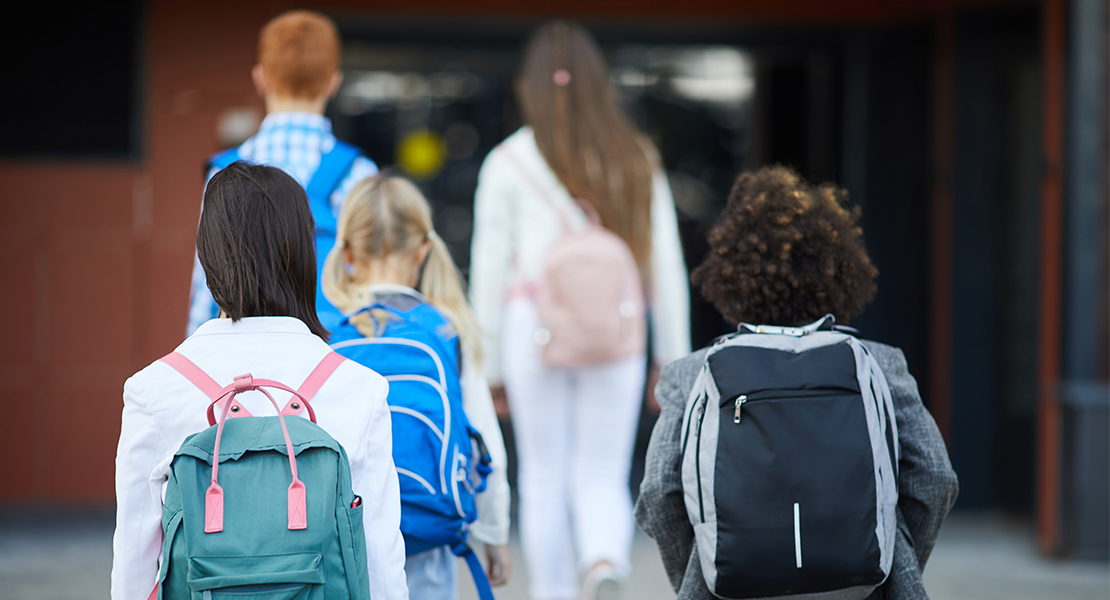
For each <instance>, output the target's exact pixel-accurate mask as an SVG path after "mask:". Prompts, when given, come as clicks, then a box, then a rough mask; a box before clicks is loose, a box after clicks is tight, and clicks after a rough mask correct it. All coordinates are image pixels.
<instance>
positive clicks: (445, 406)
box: [332, 338, 451, 494]
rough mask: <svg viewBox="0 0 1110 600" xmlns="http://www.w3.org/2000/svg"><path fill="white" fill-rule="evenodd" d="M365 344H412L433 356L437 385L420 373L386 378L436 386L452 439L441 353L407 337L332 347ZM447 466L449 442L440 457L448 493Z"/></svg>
mask: <svg viewBox="0 0 1110 600" xmlns="http://www.w3.org/2000/svg"><path fill="white" fill-rule="evenodd" d="M363 344H400V345H402V346H410V347H412V348H417V349H419V350H422V351H424V352H425V353H426V354H427V355H428V356H430V357H431V358H432V361H434V362H435V364H436V371H437V372H438V373H439V382H438V384H439V385H436V383H437V382H435V381H433V380H431V379H428V378H427V377H421V376H419V375H411V376H410V375H393V376H390V377H386V378H385V379H386V381H424V382H427V383H430V384H431V385H432V386H433V387H435V388H436V391H438V392H439V395H440V396H441V397H442V399H443V421H444V423H443V439H444V440H448V439H450V438H451V403H450V402H448V401H447V374H446V372H445V371H444V370H443V361H441V360H439V355H438V354H436V352H435V350H432V349H431V347H430V346H428V345H427V344H424V343H421V342H418V341H416V340H408V339H405V338H362V339H354V340H347V341H346V342H339V343H338V344H332V349H333V350H337V349H339V348H346V347H348V346H360V345H363ZM446 466H447V444H444V445H443V452H442V453H441V454H440V457H439V479H440V485H442V486H443V493H444V494H446V493H447V480H446V479H445V474H444V472H443V471H444V467H446Z"/></svg>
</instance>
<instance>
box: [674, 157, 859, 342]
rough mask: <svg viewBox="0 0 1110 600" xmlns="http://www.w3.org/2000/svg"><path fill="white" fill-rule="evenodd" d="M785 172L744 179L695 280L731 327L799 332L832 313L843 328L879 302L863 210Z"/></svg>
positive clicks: (843, 195) (833, 190) (839, 191)
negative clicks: (873, 300)
mask: <svg viewBox="0 0 1110 600" xmlns="http://www.w3.org/2000/svg"><path fill="white" fill-rule="evenodd" d="M847 199H848V192H847V191H846V190H844V189H843V188H838V187H836V186H834V185H831V184H824V185H818V186H814V185H811V184H809V183H808V182H806V181H805V180H804V179H802V178H801V177H800V176H799V175H798V174H797V173H795V172H794V171H792V170H791V169H788V168H786V167H781V166H774V167H764V168H762V169H760V170H758V171H755V172H753V173H744V174H743V175H741V176H740V177H739V178H738V179H737V180H736V184H735V185H734V186H733V188H732V192H731V193H730V194H729V198H728V206H726V207H725V211H724V213H723V214H722V215H721V217H720V218H719V219H718V221H717V223H716V225H714V227H713V230H712V231H710V233H709V253H708V254H707V255H706V258H705V261H704V262H702V264H701V266H699V267H698V268H697V269H695V270H694V273H693V275H692V277H691V279H692V281H693V282H694V284H696V285H698V286H700V287H701V293H702V296H704V297H705V299H706V300H709V301H710V302H711V303H713V305H714V306H715V307H717V310H719V311H720V312H721V314H722V315H724V317H725V318H726V319H728V320H729V321H731V322H732V323H742V322H743V323H752V324H761V325H783V326H797V325H801V324H805V323H811V322H813V321H816V320H817V319H819V318H821V317H823V316H825V315H826V314H828V313H832V314H833V315H834V316H835V317H836V319H837V320H838V321H840V322H842V323H844V322H847V321H848V319H851V318H852V317H854V316H856V315H858V314H859V313H860V312H861V311H863V308H864V307H865V306H866V305H867V303H868V302H870V301H871V298H872V297H873V296H874V295H875V289H876V288H875V276H876V275H878V274H879V271H878V269H876V268H875V267H874V266H873V265H872V264H871V259H870V258H869V257H868V256H867V249H866V248H865V247H864V243H863V237H862V236H863V231H862V230H861V229H860V228H859V225H857V224H856V223H857V221H858V220H859V217H860V209H859V207H858V206H856V207H853V208H851V209H849V208H846V206H845V205H846V202H847Z"/></svg>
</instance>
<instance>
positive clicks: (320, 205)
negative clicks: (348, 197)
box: [304, 140, 362, 232]
mask: <svg viewBox="0 0 1110 600" xmlns="http://www.w3.org/2000/svg"><path fill="white" fill-rule="evenodd" d="M361 154H362V153H361V152H359V149H358V148H356V147H354V146H352V145H350V144H346V143H344V142H341V141H339V140H335V146H332V149H331V151H329V152H328V153H327V154H325V155H323V156H321V157H320V166H318V167H316V172H315V173H313V174H312V179H310V180H308V185H306V186H304V190H305V193H306V194H308V205H309V206H310V207H311V208H312V218H314V219H316V229H317V230H324V231H329V232H334V231H335V214H334V213H333V212H332V208H331V195H332V193H333V192H335V188H337V187H339V182H340V181H342V180H343V176H344V175H346V174H347V173H348V172H349V171H350V170H351V165H353V164H354V162H355V159H356V158H358V157H359V156H360V155H361Z"/></svg>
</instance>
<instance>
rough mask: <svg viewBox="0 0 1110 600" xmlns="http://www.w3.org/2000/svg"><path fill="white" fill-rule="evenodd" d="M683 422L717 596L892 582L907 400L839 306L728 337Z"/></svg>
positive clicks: (840, 595)
mask: <svg viewBox="0 0 1110 600" xmlns="http://www.w3.org/2000/svg"><path fill="white" fill-rule="evenodd" d="M682 426H683V429H682V431H683V434H682V435H683V438H682V487H683V492H684V495H685V500H686V510H687V513H688V514H689V516H690V522H691V523H693V525H694V538H695V542H696V543H697V548H698V555H699V558H700V559H701V567H702V573H703V574H704V576H705V581H706V584H708V586H709V590H710V591H711V592H712V593H713V595H714V596H717V597H719V598H726V599H737V600H739V599H741V598H782V597H792V598H799V599H802V598H812V599H818V598H820V599H821V600H840V599H844V600H851V599H858V598H865V597H867V596H868V595H869V594H870V593H871V592H872V591H873V590H874V589H875V588H876V587H877V586H879V585H882V583H883V582H884V581H886V578H887V575H889V573H890V567H891V561H892V559H893V555H894V538H895V527H896V523H895V509H896V507H897V504H898V486H897V483H896V481H895V479H896V477H897V469H898V458H899V452H900V451H899V446H898V431H897V426H896V424H895V419H894V405H893V401H892V399H891V395H890V388H889V387H888V385H887V381H886V378H885V377H884V376H883V373H882V371H881V370H880V368H879V365H878V363H877V362H875V359H874V358H873V357H872V356H871V354H870V353H869V352H868V351H867V348H866V347H865V346H864V345H863V343H862V342H860V341H859V340H858V339H856V338H855V337H854V336H852V335H850V334H849V333H846V332H845V331H844V330H843V329H836V328H834V325H833V318H832V315H829V316H826V317H825V318H824V319H821V320H820V321H817V322H816V323H813V324H812V325H809V326H806V327H799V328H790V327H772V326H753V325H746V324H743V325H741V326H740V328H739V331H738V333H736V334H734V335H730V336H728V337H725V338H722V339H721V340H719V341H718V342H717V343H716V344H715V345H714V346H713V347H712V348H711V349H710V350H709V352H708V354H707V355H706V360H705V365H704V366H703V368H702V370H701V373H700V374H699V375H698V378H697V380H696V382H695V383H694V389H693V390H692V392H691V394H690V398H689V400H688V401H687V405H686V414H685V417H684V419H683V425H682Z"/></svg>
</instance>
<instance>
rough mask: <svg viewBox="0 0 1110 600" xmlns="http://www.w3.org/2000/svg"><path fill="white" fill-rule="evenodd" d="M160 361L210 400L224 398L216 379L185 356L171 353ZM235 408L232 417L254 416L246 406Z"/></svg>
mask: <svg viewBox="0 0 1110 600" xmlns="http://www.w3.org/2000/svg"><path fill="white" fill-rule="evenodd" d="M159 360H161V361H162V362H164V363H166V364H167V365H169V366H170V367H171V368H172V369H173V370H175V371H177V372H178V373H181V375H182V376H184V377H185V379H188V380H189V381H190V382H192V384H193V385H195V386H197V387H198V388H200V391H202V392H204V395H205V396H208V397H209V398H210V399H212V400H217V399H219V398H220V397H221V396H223V394H224V387H223V386H222V385H220V384H218V383H216V381H215V380H214V379H212V378H211V377H209V376H208V373H205V372H204V371H203V370H201V368H200V367H198V366H197V365H196V363H194V362H193V361H191V360H189V359H187V358H185V356H184V355H183V354H181V353H179V352H170V353H169V354H167V355H165V356H163V357H162V358H160V359H159ZM220 408H223V404H220ZM233 408H235V412H234V414H233V415H232V416H235V417H250V416H253V415H251V413H250V411H248V410H247V408H246V407H245V406H243V405H241V404H239V403H235V406H234V407H233Z"/></svg>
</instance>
